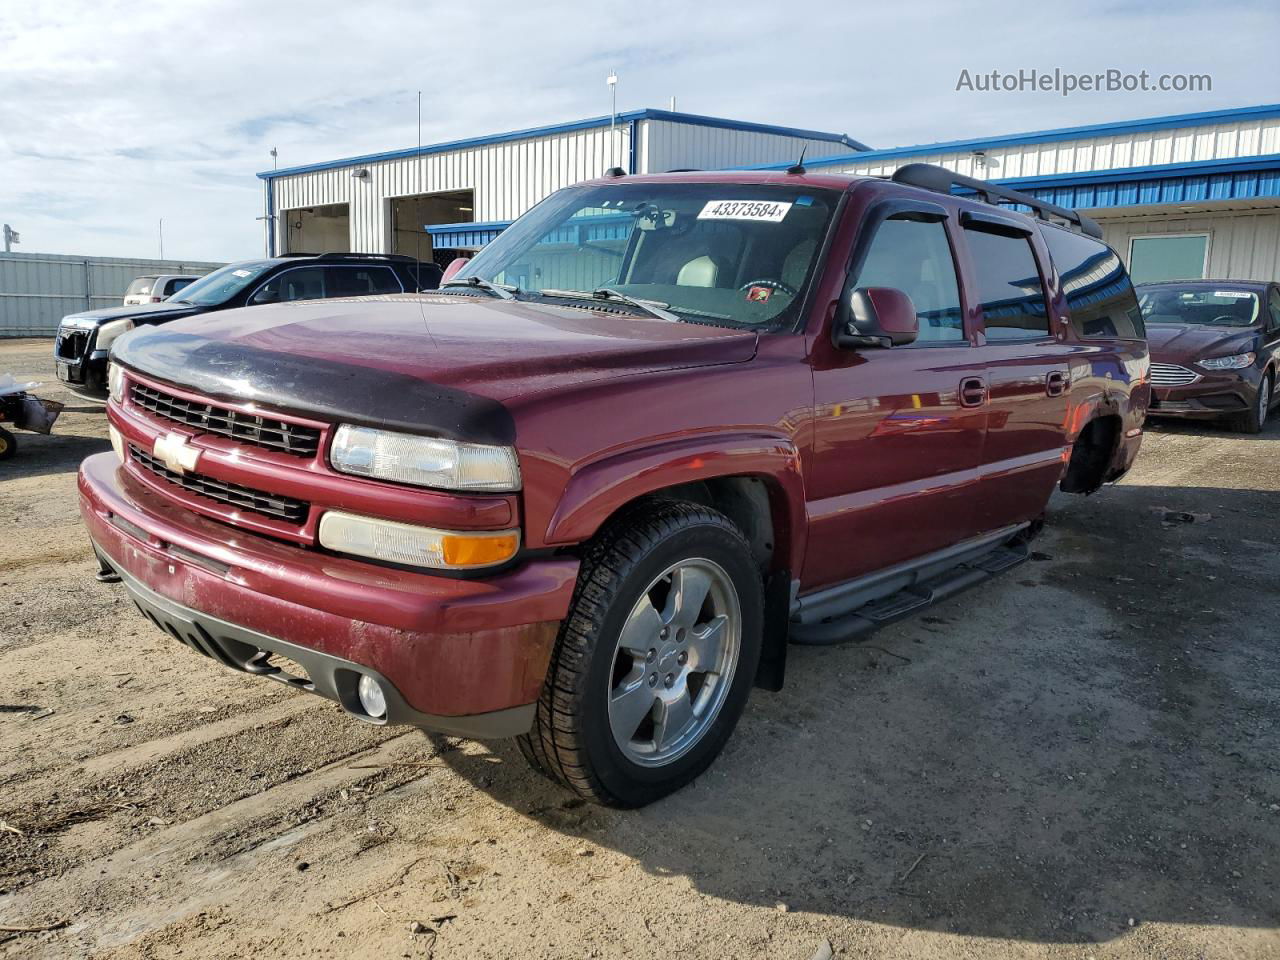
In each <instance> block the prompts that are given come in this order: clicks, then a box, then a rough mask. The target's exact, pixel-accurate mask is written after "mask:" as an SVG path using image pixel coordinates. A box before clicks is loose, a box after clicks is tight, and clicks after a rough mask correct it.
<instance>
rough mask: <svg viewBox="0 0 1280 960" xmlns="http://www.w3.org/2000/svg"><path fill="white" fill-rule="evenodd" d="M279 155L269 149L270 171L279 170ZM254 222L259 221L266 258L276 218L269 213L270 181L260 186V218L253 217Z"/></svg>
mask: <svg viewBox="0 0 1280 960" xmlns="http://www.w3.org/2000/svg"><path fill="white" fill-rule="evenodd" d="M278 156H279V153H278V152H277V150H276V148H275V147H272V148H271V169H272V171H275V170H278V169H279V162H278V160H277V157H278ZM254 219H255V220H261V221H262V226H263V227H264V229H263V231H262V234H263V236H262V252H263V254H264V255H266V256H268V257H269V256H271V232H272V231H273V230H275V223H276V218H275V214H273V213H272V212H271V181H270V180H267V181H265V182H264V183H263V185H262V216H260V217H255V218H254Z"/></svg>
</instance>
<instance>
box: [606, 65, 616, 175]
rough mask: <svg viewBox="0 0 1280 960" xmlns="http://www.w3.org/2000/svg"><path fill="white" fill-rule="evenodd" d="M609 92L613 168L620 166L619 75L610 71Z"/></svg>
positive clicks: (607, 81) (610, 146)
mask: <svg viewBox="0 0 1280 960" xmlns="http://www.w3.org/2000/svg"><path fill="white" fill-rule="evenodd" d="M605 83H607V84H609V92H610V93H611V94H612V95H613V107H612V112H611V113H610V114H609V149H610V150H611V151H612V154H613V164H612V166H615V167H616V166H617V165H618V74H617V73H616V72H615V71H613V70H610V71H609V76H608V79H606V80H605Z"/></svg>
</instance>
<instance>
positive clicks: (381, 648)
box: [79, 453, 578, 737]
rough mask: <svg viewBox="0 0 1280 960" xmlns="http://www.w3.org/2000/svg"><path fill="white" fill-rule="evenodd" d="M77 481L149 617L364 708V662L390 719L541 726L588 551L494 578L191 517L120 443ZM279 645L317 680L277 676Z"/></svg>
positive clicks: (105, 550)
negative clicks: (403, 565) (452, 573)
mask: <svg viewBox="0 0 1280 960" xmlns="http://www.w3.org/2000/svg"><path fill="white" fill-rule="evenodd" d="M79 489H80V511H81V515H82V517H83V518H84V522H85V525H86V526H87V528H88V530H89V536H90V538H91V539H92V540H93V544H94V548H95V550H96V551H97V553H98V555H99V558H100V560H101V561H102V562H103V563H104V564H105V565H106V566H108V567H110V569H112V570H113V571H115V572H116V573H117V574H119V575H120V577H121V579H122V580H123V581H124V583H125V586H126V588H127V589H128V590H129V592H130V594H131V595H132V597H133V599H134V600H135V602H136V603H137V604H138V606H139V608H140V609H141V610H142V611H143V613H144V614H146V615H147V616H148V618H149V619H152V620H153V622H155V623H157V624H158V625H159V626H161V628H162V629H164V630H165V631H166V632H167V633H169V634H170V635H172V636H174V637H176V638H177V639H179V640H181V641H182V642H183V643H185V644H187V645H188V646H192V647H194V648H195V649H196V650H198V651H200V652H201V653H204V654H205V655H207V656H211V657H213V658H214V659H216V660H218V661H219V662H221V663H223V664H224V665H226V666H229V667H232V668H234V669H240V670H248V671H249V672H251V673H259V674H261V675H264V676H271V677H274V678H275V679H278V680H283V681H284V682H286V683H290V685H292V686H298V687H300V688H301V689H307V690H310V691H311V692H314V693H318V694H321V695H323V696H328V697H330V698H331V699H334V700H337V701H338V702H339V703H341V704H342V705H343V706H344V707H345V708H346V709H347V710H349V711H350V712H352V713H353V714H355V715H356V716H360V717H362V718H363V719H366V720H367V719H370V718H368V717H367V716H364V715H363V712H362V711H361V710H360V709H359V705H358V703H357V702H356V701H355V699H354V690H355V683H356V682H357V681H358V678H359V675H360V674H362V673H364V674H368V675H371V676H372V677H373V678H374V679H375V680H378V681H379V682H380V683H381V684H382V685H383V688H384V691H386V693H387V700H388V716H387V717H386V718H385V721H379V722H391V723H407V724H412V725H414V726H418V727H422V728H425V729H431V730H438V731H440V732H444V733H450V734H455V735H458V736H471V737H498V736H510V735H512V734H516V733H520V732H523V731H524V730H527V729H528V725H529V723H530V721H531V719H532V715H533V705H534V703H535V702H536V700H537V698H538V695H539V693H540V692H541V689H542V684H543V682H544V680H545V677H546V672H547V666H548V664H549V662H550V657H551V652H552V648H553V645H554V643H555V638H556V634H557V632H558V630H559V624H560V621H561V620H562V619H563V618H564V617H565V615H566V614H567V611H568V608H569V603H570V599H571V597H572V592H573V586H574V582H575V580H576V578H577V573H578V562H577V560H575V559H573V558H568V557H554V558H544V559H538V560H530V561H527V562H525V563H524V564H522V565H520V566H519V567H517V568H515V569H513V570H510V571H507V572H504V573H501V574H497V575H495V576H493V577H491V578H487V579H483V580H461V579H453V578H447V577H439V576H431V575H428V574H424V573H418V572H414V571H403V570H395V569H389V568H386V567H381V566H377V565H373V564H368V563H364V562H361V561H357V560H353V559H350V558H346V557H338V556H333V555H330V554H326V553H321V552H319V551H316V550H310V549H306V548H303V547H299V546H294V545H290V544H284V543H280V542H277V541H274V540H271V539H268V538H266V537H261V536H256V535H252V534H246V533H244V532H243V531H241V530H237V529H236V528H234V527H232V526H228V525H226V524H223V523H219V522H217V521H215V520H211V519H207V518H205V517H201V516H198V515H196V514H193V513H191V512H190V511H187V510H184V509H182V508H181V507H179V506H177V505H175V504H173V503H171V502H169V501H167V500H165V499H164V498H162V497H160V496H159V495H158V494H156V493H154V492H152V491H151V490H149V489H147V488H146V487H145V486H143V485H142V484H141V483H139V482H138V481H137V480H136V479H134V478H133V477H131V476H129V475H128V473H127V472H126V471H125V470H123V469H122V468H121V465H120V462H119V461H118V460H117V459H116V458H115V455H114V454H111V453H103V454H97V455H95V456H92V457H89V458H88V459H87V460H85V461H84V463H83V464H82V465H81V467H80V475H79ZM269 653H273V654H278V655H280V656H284V657H287V658H289V659H290V660H293V661H296V662H297V663H298V664H300V665H301V666H302V667H303V668H304V669H305V670H306V672H307V674H308V677H307V678H291V677H290V676H289V675H288V674H287V672H286V673H282V674H280V675H278V672H273V669H274V668H272V667H271V665H270V664H269V662H268V660H267V657H266V654H269ZM297 679H305V683H298V682H294V681H295V680H297Z"/></svg>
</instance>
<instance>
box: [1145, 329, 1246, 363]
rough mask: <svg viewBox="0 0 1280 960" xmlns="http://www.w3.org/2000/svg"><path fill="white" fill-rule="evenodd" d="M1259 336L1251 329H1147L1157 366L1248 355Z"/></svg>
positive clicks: (1148, 343) (1149, 345)
mask: <svg viewBox="0 0 1280 960" xmlns="http://www.w3.org/2000/svg"><path fill="white" fill-rule="evenodd" d="M1256 336H1257V331H1256V330H1254V329H1253V328H1250V327H1210V326H1206V325H1205V324H1202V323H1153V324H1150V325H1148V327H1147V345H1148V347H1149V348H1150V350H1151V359H1152V361H1153V362H1155V363H1177V364H1183V365H1185V364H1187V363H1190V362H1193V361H1195V360H1198V359H1200V358H1201V357H1209V356H1228V355H1230V354H1232V353H1245V352H1246V351H1248V350H1250V349H1252V344H1253V342H1254V338H1255V337H1256ZM1237 347H1239V349H1236V348H1237Z"/></svg>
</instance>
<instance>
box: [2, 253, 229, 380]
mask: <svg viewBox="0 0 1280 960" xmlns="http://www.w3.org/2000/svg"><path fill="white" fill-rule="evenodd" d="M220 266H222V264H220V263H208V262H205V261H190V260H187V261H182V260H134V259H123V258H120V257H70V256H63V255H60V254H52V253H0V337H48V336H53V334H55V333H56V332H57V330H58V323H59V321H61V320H62V318H63V317H65V316H66V315H67V314H69V313H79V312H81V311H83V310H99V309H101V308H103V307H118V306H120V303H121V300H123V298H124V291H125V288H126V287H128V286H129V283H130V281H131V280H133V278H134V277H138V276H143V275H146V274H153V273H154V274H160V273H189V274H206V273H208V272H209V271H210V270H216V269H217V268H218V267H220ZM0 372H3V371H0Z"/></svg>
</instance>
